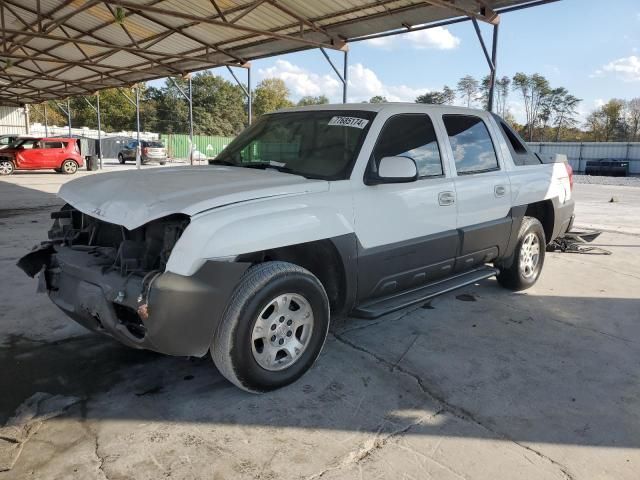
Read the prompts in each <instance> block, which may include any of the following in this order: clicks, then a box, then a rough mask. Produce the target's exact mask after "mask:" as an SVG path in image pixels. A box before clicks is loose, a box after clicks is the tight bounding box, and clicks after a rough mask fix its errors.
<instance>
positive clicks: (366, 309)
mask: <svg viewBox="0 0 640 480" xmlns="http://www.w3.org/2000/svg"><path fill="white" fill-rule="evenodd" d="M498 273H499V270H498V269H497V268H491V267H481V268H476V269H474V270H471V271H468V272H464V273H461V274H458V275H454V276H453V277H447V278H445V279H443V280H439V281H437V282H433V283H430V284H428V285H424V286H422V287H419V288H415V289H413V290H408V291H406V292H402V293H397V294H395V295H391V296H388V297H383V298H376V299H374V300H372V301H369V302H367V303H364V304H362V305H359V306H358V307H356V308H355V310H353V312H352V313H351V316H353V317H357V318H367V319H373V318H378V317H381V316H382V315H386V314H388V313H392V312H395V311H397V310H401V309H403V308H406V307H410V306H411V305H415V304H416V303H420V302H424V301H425V300H429V299H431V298H433V297H437V296H438V295H442V294H443V293H448V292H451V291H453V290H456V289H458V288H461V287H466V286H467V285H471V284H472V283H476V282H479V281H480V280H484V279H486V278H489V277H493V276H494V275H497V274H498Z"/></svg>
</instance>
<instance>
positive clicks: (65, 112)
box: [54, 99, 71, 137]
mask: <svg viewBox="0 0 640 480" xmlns="http://www.w3.org/2000/svg"><path fill="white" fill-rule="evenodd" d="M54 103H55V105H56V106H57V107H58V108H59V109H60V110H61V111H62V112H63V113H64V114H65V115H66V116H67V122H68V123H69V137H71V107H70V106H69V99H67V108H66V109H65V107H63V106H62V105H61V104H59V103H58V102H54Z"/></svg>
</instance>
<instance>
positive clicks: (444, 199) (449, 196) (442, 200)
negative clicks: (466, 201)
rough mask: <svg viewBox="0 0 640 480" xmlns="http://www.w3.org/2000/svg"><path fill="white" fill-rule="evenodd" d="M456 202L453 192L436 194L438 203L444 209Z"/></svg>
mask: <svg viewBox="0 0 640 480" xmlns="http://www.w3.org/2000/svg"><path fill="white" fill-rule="evenodd" d="M455 201H456V194H455V193H453V192H440V193H439V194H438V203H439V204H440V205H441V206H443V207H446V206H448V205H453V204H454V203H455Z"/></svg>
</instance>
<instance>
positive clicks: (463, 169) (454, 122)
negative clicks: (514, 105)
mask: <svg viewBox="0 0 640 480" xmlns="http://www.w3.org/2000/svg"><path fill="white" fill-rule="evenodd" d="M442 121H443V123H444V126H445V129H446V131H447V136H448V137H449V143H450V145H451V150H452V152H453V158H454V160H455V165H456V171H457V173H458V175H469V174H473V173H483V172H491V171H494V170H499V169H500V166H499V164H498V157H497V155H496V151H495V147H494V145H493V140H491V135H490V134H489V130H488V129H487V125H486V124H485V123H484V121H483V120H482V119H481V118H480V117H477V116H475V115H443V116H442Z"/></svg>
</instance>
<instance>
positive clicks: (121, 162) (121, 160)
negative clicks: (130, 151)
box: [118, 153, 124, 165]
mask: <svg viewBox="0 0 640 480" xmlns="http://www.w3.org/2000/svg"><path fill="white" fill-rule="evenodd" d="M118 161H119V162H120V164H121V165H124V157H123V156H122V154H121V153H119V154H118Z"/></svg>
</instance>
